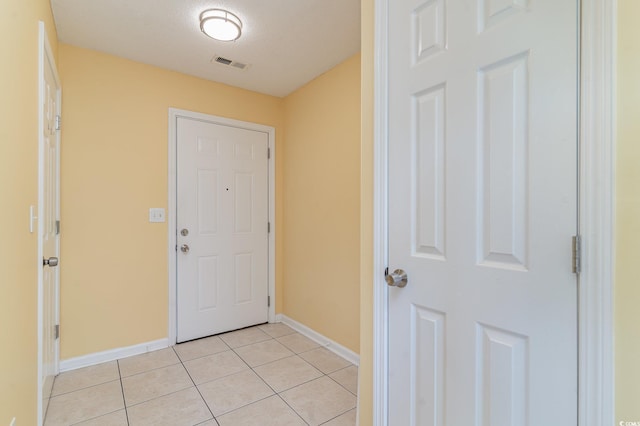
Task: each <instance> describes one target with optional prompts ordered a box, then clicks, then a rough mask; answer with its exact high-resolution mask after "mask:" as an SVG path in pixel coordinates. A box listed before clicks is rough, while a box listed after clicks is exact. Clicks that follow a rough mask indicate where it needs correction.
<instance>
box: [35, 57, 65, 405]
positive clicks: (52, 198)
mask: <svg viewBox="0 0 640 426" xmlns="http://www.w3.org/2000/svg"><path fill="white" fill-rule="evenodd" d="M48 53H49V52H48V51H47V52H46V53H45V55H44V70H43V71H44V74H43V77H44V79H43V81H42V83H43V92H44V93H43V95H44V96H43V99H42V101H43V102H42V105H41V108H42V119H43V123H42V124H43V126H42V132H43V134H42V141H43V144H42V146H41V147H40V150H41V152H40V158H41V161H42V163H41V170H40V173H41V176H40V185H41V191H42V206H41V210H40V215H41V221H40V222H39V223H40V238H41V242H40V244H41V245H42V256H43V260H42V264H43V270H42V313H41V315H42V317H41V318H42V325H41V327H42V342H41V343H40V347H41V348H42V366H41V370H40V374H41V377H40V383H41V384H42V395H41V397H42V412H43V413H46V410H47V406H48V404H49V398H50V396H51V390H52V387H53V379H54V377H55V375H56V374H57V373H58V371H57V370H58V343H59V340H58V336H57V335H56V332H55V330H56V326H57V324H58V305H59V304H58V300H59V296H58V294H59V279H60V273H59V268H58V267H57V262H58V259H59V253H60V233H59V231H60V229H59V226H58V223H59V222H58V219H59V217H60V216H59V214H60V208H59V199H60V197H59V188H60V185H59V182H60V174H59V155H60V146H59V137H58V130H57V129H56V128H57V126H56V116H57V115H59V113H60V105H59V96H60V87H59V84H58V81H57V79H56V72H55V65H54V64H53V63H52V59H51V57H50V56H49V54H48Z"/></svg>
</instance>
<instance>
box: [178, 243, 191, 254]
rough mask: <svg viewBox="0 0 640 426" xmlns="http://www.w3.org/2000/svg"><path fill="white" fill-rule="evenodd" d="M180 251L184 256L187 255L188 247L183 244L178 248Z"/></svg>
mask: <svg viewBox="0 0 640 426" xmlns="http://www.w3.org/2000/svg"><path fill="white" fill-rule="evenodd" d="M180 251H182V252H183V253H184V254H187V253H189V246H188V245H187V244H183V245H181V246H180Z"/></svg>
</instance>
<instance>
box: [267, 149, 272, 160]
mask: <svg viewBox="0 0 640 426" xmlns="http://www.w3.org/2000/svg"><path fill="white" fill-rule="evenodd" d="M270 158H271V148H267V160H268V159H270Z"/></svg>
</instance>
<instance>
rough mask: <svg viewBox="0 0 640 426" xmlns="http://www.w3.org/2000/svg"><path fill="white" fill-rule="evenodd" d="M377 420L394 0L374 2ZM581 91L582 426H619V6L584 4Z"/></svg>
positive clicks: (384, 390)
mask: <svg viewBox="0 0 640 426" xmlns="http://www.w3.org/2000/svg"><path fill="white" fill-rule="evenodd" d="M374 1H375V4H374V10H375V12H374V20H375V24H374V25H375V29H374V38H375V39H374V92H375V93H374V95H375V96H374V142H373V143H374V148H373V149H374V188H373V189H374V203H373V209H374V212H373V213H374V230H373V232H374V250H373V254H374V259H373V268H374V269H373V274H374V275H373V276H374V283H373V288H374V295H373V300H374V306H373V311H374V312H373V314H374V324H373V331H374V336H373V337H374V345H373V398H374V400H373V420H374V425H376V426H383V425H387V424H389V418H388V390H389V389H388V385H389V382H388V330H387V315H388V312H387V302H388V296H387V285H386V283H385V281H384V279H383V274H382V271H384V268H385V267H386V266H387V264H388V257H387V253H388V235H387V230H388V227H387V220H388V218H387V208H388V203H387V182H388V170H387V147H388V140H387V124H386V123H387V119H388V109H387V108H388V94H387V90H388V89H387V83H386V82H387V53H386V52H387V49H388V45H387V32H388V23H387V19H386V18H387V16H388V5H389V1H390V0H374ZM579 4H580V8H579V11H580V12H579V13H580V15H581V34H580V38H581V42H580V62H581V71H580V72H581V76H580V80H581V86H580V107H579V108H580V129H579V135H580V136H579V137H580V141H579V146H580V149H579V151H580V152H579V173H580V184H579V188H578V193H579V199H580V201H579V206H578V209H579V215H580V233H581V235H582V237H583V243H584V247H583V259H582V265H583V270H582V272H581V274H580V282H579V285H580V292H579V301H578V309H579V318H578V324H579V332H578V333H579V344H578V346H579V347H578V357H579V372H578V381H579V388H578V410H579V412H578V424H579V426H596V425H603V424H613V421H614V359H613V351H614V346H613V326H614V324H613V259H614V257H613V256H614V233H613V231H614V219H615V215H614V210H615V195H614V194H615V192H614V191H615V185H614V184H615V181H614V173H615V166H614V164H615V155H614V153H615V89H616V87H615V63H616V62H615V61H616V49H615V48H616V34H617V33H616V31H617V25H616V24H617V21H616V11H617V7H616V0H613V1H611V0H579Z"/></svg>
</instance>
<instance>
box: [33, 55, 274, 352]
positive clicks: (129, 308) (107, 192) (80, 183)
mask: <svg viewBox="0 0 640 426" xmlns="http://www.w3.org/2000/svg"><path fill="white" fill-rule="evenodd" d="M60 70H61V74H62V84H63V101H62V114H63V123H64V124H63V131H62V154H61V156H62V159H61V163H62V164H61V168H62V184H61V186H62V188H61V197H62V212H61V221H62V238H61V240H62V251H61V259H63V261H64V262H63V263H62V262H61V274H62V277H61V280H62V289H61V329H62V333H61V334H62V338H61V358H62V359H68V358H72V357H76V356H80V355H85V354H90V353H94V352H99V351H104V350H107V349H113V348H119V347H124V346H129V345H134V344H138V343H142V342H148V341H151V340H155V339H161V338H164V337H166V336H167V328H168V325H167V324H168V279H167V275H168V272H167V224H166V223H162V224H158V223H153V224H152V223H149V222H148V209H149V208H150V207H164V208H165V209H166V208H167V207H168V206H167V191H168V189H167V143H168V142H167V141H168V133H167V132H168V129H167V126H168V109H169V107H175V108H180V109H187V110H192V111H197V112H202V113H206V114H213V115H218V116H223V117H229V118H233V119H238V120H245V121H250V122H255V123H260V124H265V125H269V126H273V127H275V128H276V146H277V148H276V151H277V152H278V151H279V150H280V143H281V140H282V132H281V130H282V123H283V106H282V104H283V101H282V99H280V98H275V97H272V96H266V95H261V94H258V93H254V92H249V91H246V90H241V89H237V88H233V87H230V86H226V85H223V84H219V83H213V82H209V81H205V80H201V79H198V78H195V77H189V76H186V75H183V74H179V73H175V72H171V71H167V70H163V69H160V68H156V67H152V66H149V65H144V64H140V63H136V62H132V61H128V60H125V59H121V58H117V57H114V56H110V55H106V54H102V53H98V52H95V51H91V50H86V49H80V48H77V47H73V46H69V45H65V44H60ZM281 169H282V159H281V156H280V154H279V152H278V157H277V164H276V191H277V193H278V194H281V193H282V192H281V191H279V189H278V188H281V187H282V172H281ZM25 211H26V207H25ZM281 212H282V197H281V196H279V197H278V198H277V200H276V215H279V216H278V218H279V220H278V222H277V223H276V226H277V230H278V234H277V235H276V239H277V241H278V246H277V248H276V258H277V260H278V264H277V265H276V274H277V278H276V281H277V295H278V297H279V300H276V306H277V308H278V309H280V307H281V306H282V288H281V287H282V285H281V283H282V267H281V264H282V259H283V257H282V244H281V242H282V237H281V235H282V232H281V230H282V228H283V224H282V220H281V219H282V215H281Z"/></svg>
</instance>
